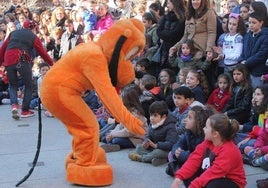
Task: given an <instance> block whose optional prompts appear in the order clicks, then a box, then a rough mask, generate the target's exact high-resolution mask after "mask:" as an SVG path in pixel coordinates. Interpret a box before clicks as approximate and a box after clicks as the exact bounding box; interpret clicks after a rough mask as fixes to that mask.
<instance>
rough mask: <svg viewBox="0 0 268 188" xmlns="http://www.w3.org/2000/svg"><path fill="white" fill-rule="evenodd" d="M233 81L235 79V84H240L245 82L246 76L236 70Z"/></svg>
mask: <svg viewBox="0 0 268 188" xmlns="http://www.w3.org/2000/svg"><path fill="white" fill-rule="evenodd" d="M233 79H234V81H235V83H240V82H242V81H243V80H244V75H243V73H242V72H240V71H238V70H234V71H233Z"/></svg>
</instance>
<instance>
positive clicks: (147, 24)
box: [142, 18, 152, 28]
mask: <svg viewBox="0 0 268 188" xmlns="http://www.w3.org/2000/svg"><path fill="white" fill-rule="evenodd" d="M142 22H143V25H144V27H145V28H149V27H151V25H152V21H149V20H146V19H144V18H142Z"/></svg>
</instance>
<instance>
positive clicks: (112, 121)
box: [107, 118, 115, 124]
mask: <svg viewBox="0 0 268 188" xmlns="http://www.w3.org/2000/svg"><path fill="white" fill-rule="evenodd" d="M107 123H108V124H114V123H115V119H114V118H108V120H107Z"/></svg>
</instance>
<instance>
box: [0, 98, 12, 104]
mask: <svg viewBox="0 0 268 188" xmlns="http://www.w3.org/2000/svg"><path fill="white" fill-rule="evenodd" d="M1 102H2V103H3V104H10V99H7V98H3V99H2V101H1Z"/></svg>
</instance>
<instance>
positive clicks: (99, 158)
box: [65, 148, 107, 169]
mask: <svg viewBox="0 0 268 188" xmlns="http://www.w3.org/2000/svg"><path fill="white" fill-rule="evenodd" d="M75 161H76V159H75V158H74V156H73V152H70V153H69V154H68V155H67V156H66V159H65V169H67V166H68V165H69V164H70V163H75ZM96 162H97V163H98V162H104V163H106V162H107V160H106V153H105V151H104V150H103V149H102V148H99V149H98V156H97V161H96Z"/></svg>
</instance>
